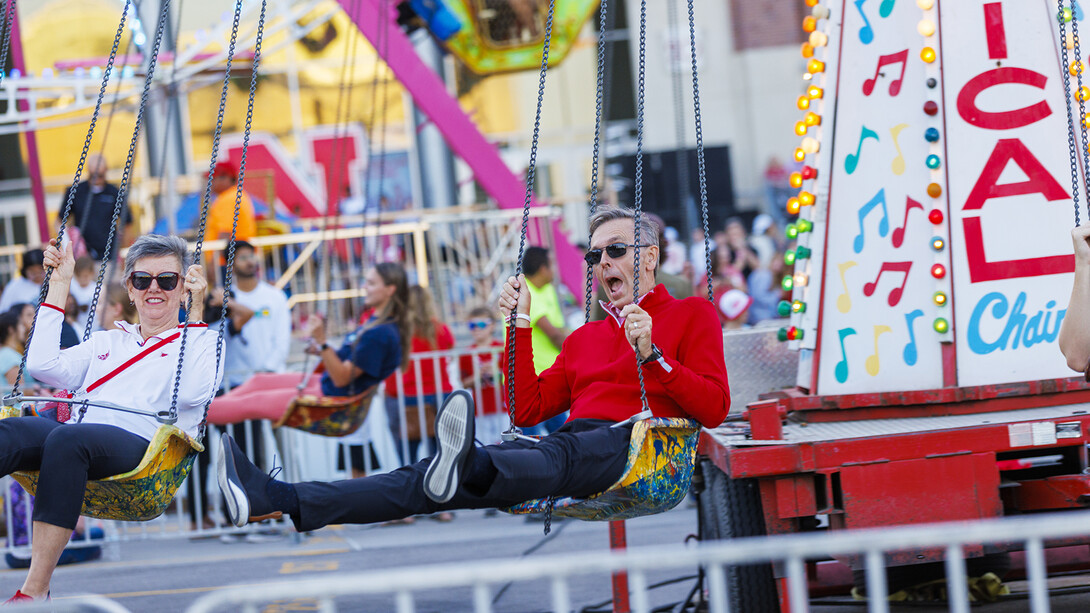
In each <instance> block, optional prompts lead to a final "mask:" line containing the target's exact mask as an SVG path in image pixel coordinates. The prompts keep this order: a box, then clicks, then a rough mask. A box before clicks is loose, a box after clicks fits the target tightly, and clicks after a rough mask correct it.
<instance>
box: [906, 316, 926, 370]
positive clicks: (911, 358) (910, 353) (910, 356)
mask: <svg viewBox="0 0 1090 613" xmlns="http://www.w3.org/2000/svg"><path fill="white" fill-rule="evenodd" d="M919 317H923V311H922V310H920V309H916V310H915V311H912V312H911V313H905V323H906V324H907V325H908V338H909V341H908V344H907V345H905V353H904V358H905V364H908V365H909V366H914V365H915V364H916V359H917V358H918V357H919V355H918V354H917V352H916V331H915V330H913V329H912V322H914V321H916V319H917V318H919Z"/></svg>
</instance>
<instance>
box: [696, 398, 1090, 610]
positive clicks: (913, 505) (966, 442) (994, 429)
mask: <svg viewBox="0 0 1090 613" xmlns="http://www.w3.org/2000/svg"><path fill="white" fill-rule="evenodd" d="M1088 442H1090V384H1088V383H1087V382H1086V381H1084V380H1083V378H1082V377H1077V378H1070V379H1049V380H1042V381H1029V382H1022V383H1012V384H1003V385H988V386H978V387H962V388H942V389H933V390H923V391H904V392H884V393H876V394H855V395H843V396H810V395H806V394H804V393H802V392H800V391H798V390H788V391H784V392H778V393H776V394H773V395H770V396H769V397H765V398H763V399H762V400H760V401H758V402H755V403H752V404H750V405H749V406H748V407H747V408H746V410H745V411H744V413H743V415H742V416H741V420H738V421H733V422H727V423H725V424H723V425H722V426H720V427H719V428H717V429H715V430H706V431H705V432H704V433H703V434H702V436H701V440H700V447H699V452H700V454H702V455H703V456H705V457H706V458H708V460H710V462H711V463H712V464H714V465H715V467H717V468H718V469H719V470H721V471H723V473H725V474H726V475H727V476H728V477H729V478H731V479H755V480H757V482H758V484H759V491H760V501H761V507H762V511H763V515H764V521H765V529H766V531H767V533H768V534H788V533H793V532H801V531H805V530H812V529H814V526H815V525H816V522H815V521H813V519H812V518H815V516H820V515H826V516H828V526H829V529H834V530H839V529H852V528H862V527H877V526H894V525H904V524H917V523H927V522H937V521H952V520H970V519H977V518H984V517H996V516H1001V515H1009V514H1014V513H1031V512H1037V511H1046V510H1058V509H1078V508H1086V507H1090V474H1087V472H1088V471H1087V468H1088V461H1087V451H1086V446H1087V444H1088ZM1056 456H1058V458H1057V457H1056ZM1042 458H1044V460H1045V461H1044V462H1043V463H1044V464H1046V465H1042ZM1088 533H1090V531H1088ZM1082 542H1090V539H1088V540H1087V541H1082ZM1072 544H1074V543H1071V542H1067V543H1055V544H1054V545H1056V546H1060V545H1072ZM992 551H994V549H990V550H987V551H986V550H984V549H983V548H981V549H979V550H975V551H974V550H969V551H966V555H967V556H977V555H983V554H984V553H989V552H992ZM941 558H942V552H941V551H924V550H919V551H909V552H903V554H900V555H898V556H896V557H895V558H894V559H893V560H892V561H891V563H892V564H894V565H897V564H910V563H918V562H926V561H936V560H940V559H941ZM842 561H845V562H848V563H849V564H851V563H852V562H853V561H852V560H842ZM852 566H855V565H854V564H852ZM815 574H816V573H815ZM780 593H781V602H783V598H782V594H783V593H784V590H783V585H782V580H781V584H780ZM782 610H784V611H786V610H787V609H786V605H785V604H784V605H782Z"/></svg>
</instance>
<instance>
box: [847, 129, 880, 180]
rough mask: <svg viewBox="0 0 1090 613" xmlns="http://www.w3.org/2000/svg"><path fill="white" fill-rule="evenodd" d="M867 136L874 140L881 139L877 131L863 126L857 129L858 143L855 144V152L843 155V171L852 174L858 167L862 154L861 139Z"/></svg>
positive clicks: (865, 138) (863, 139)
mask: <svg viewBox="0 0 1090 613" xmlns="http://www.w3.org/2000/svg"><path fill="white" fill-rule="evenodd" d="M868 138H873V139H874V140H876V141H879V140H881V139H879V138H878V133H877V132H875V131H874V130H871V129H870V128H868V127H867V126H863V129H862V130H860V131H859V144H858V145H856V146H855V153H849V154H848V155H847V156H845V157H844V172H846V173H848V174H852V173H853V172H855V169H856V168H858V167H859V158H860V156H861V155H863V141H865V140H867V139H868Z"/></svg>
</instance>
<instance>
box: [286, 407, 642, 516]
mask: <svg viewBox="0 0 1090 613" xmlns="http://www.w3.org/2000/svg"><path fill="white" fill-rule="evenodd" d="M611 425H612V422H608V421H601V420H591V419H580V420H575V421H571V422H568V423H567V424H565V425H564V426H563V427H562V428H560V429H559V430H557V431H556V432H554V433H552V434H550V435H549V436H546V437H545V438H543V439H541V440H540V441H538V442H536V443H534V442H530V441H513V442H510V443H500V444H499V445H488V446H486V447H478V448H477V450H476V454H477V456H478V458H480V457H481V456H482V454H483V455H484V457H485V458H487V460H488V461H490V462H491V464H492V466H493V467H494V468H495V471H494V472H495V478H494V479H492V480H491V485H490V486H488V487H487V490H486V491H482V490H476V491H471V490H474V489H475V488H471V487H466V484H468V483H473V484H476V483H480V482H481V477H482V473H485V474H491V473H492V471H486V470H484V469H482V467H481V466H480V461H479V460H478V461H474V459H473V458H472V456H471V459H470V461H468V462H466V474H464V475H462V485H461V486H459V487H458V491H457V492H456V493H455V494H454V497H453V498H451V499H450V500H449V501H448V502H446V503H443V504H439V503H436V502H433V501H432V500H431V499H429V498H428V497H427V496H425V495H424V487H423V484H424V472H425V471H426V470H427V468H428V464H429V462H430V461H431V459H430V458H426V459H424V460H421V461H420V462H417V463H416V464H410V465H409V466H403V467H401V468H399V469H397V470H395V471H393V472H389V473H384V474H381V475H374V476H370V477H362V478H360V479H348V480H345V481H335V482H333V483H327V482H322V481H310V482H306V483H296V484H295V491H296V493H297V494H298V495H299V511H300V512H299V517H293V518H292V520H293V521H294V522H295V527H296V528H297V529H298V530H299V531H300V532H305V531H309V530H317V529H318V528H321V527H322V526H327V525H330V524H368V523H373V522H382V521H388V520H391V519H400V518H402V517H408V516H410V515H420V514H426V513H435V512H437V511H449V510H454V509H488V508H495V507H506V506H510V505H513V504H518V503H520V502H524V501H526V500H532V499H534V498H543V497H545V496H575V497H585V496H590V495H592V494H597V493H598V492H601V491H602V490H605V489H607V488H608V487H609V486H611V485H613V483H614V482H616V481H617V479H619V478H620V477H621V474H622V473H623V471H624V467H625V463H626V462H627V460H628V439H629V437H630V436H631V434H632V429H631V428H630V427H622V428H610V427H609V426H611Z"/></svg>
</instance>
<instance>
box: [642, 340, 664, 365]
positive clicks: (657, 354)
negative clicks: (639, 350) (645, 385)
mask: <svg viewBox="0 0 1090 613" xmlns="http://www.w3.org/2000/svg"><path fill="white" fill-rule="evenodd" d="M660 359H662V350H660V349H659V348H658V346H657V345H655V344H654V343H651V353H650V354H648V356H647V357H646V358H644V359H642V360H640V366H644V365H646V364H650V363H651V362H656V361H658V360H660Z"/></svg>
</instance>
